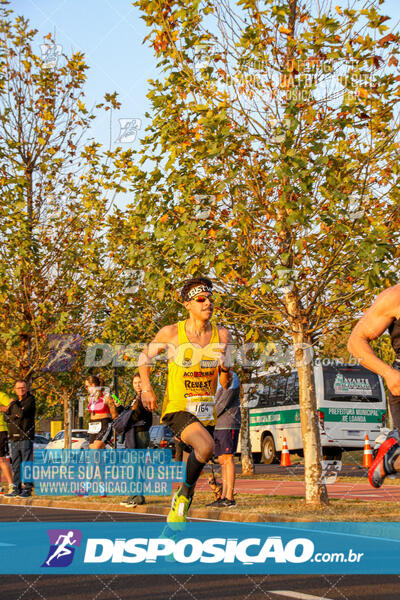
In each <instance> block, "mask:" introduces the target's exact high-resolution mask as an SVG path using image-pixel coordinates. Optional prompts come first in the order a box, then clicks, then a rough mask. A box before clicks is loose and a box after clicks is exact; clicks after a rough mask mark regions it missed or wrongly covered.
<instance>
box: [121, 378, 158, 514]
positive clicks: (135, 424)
mask: <svg viewBox="0 0 400 600" xmlns="http://www.w3.org/2000/svg"><path fill="white" fill-rule="evenodd" d="M132 385H133V389H134V391H135V392H136V396H135V397H134V399H133V401H132V404H131V406H130V408H131V409H132V417H131V427H130V428H129V429H128V431H126V433H125V448H127V449H136V448H137V449H144V448H148V447H149V444H150V434H149V430H150V427H151V425H152V422H153V414H152V412H151V411H149V410H147V409H146V408H144V406H143V402H142V383H141V381H140V375H139V373H135V374H134V376H133V379H132ZM138 504H146V500H145V497H144V496H129V497H128V498H127V499H126V500H125V501H124V502H121V505H122V506H130V507H131V508H134V507H135V506H138Z"/></svg>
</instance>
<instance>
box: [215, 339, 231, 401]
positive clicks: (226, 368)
mask: <svg viewBox="0 0 400 600" xmlns="http://www.w3.org/2000/svg"><path fill="white" fill-rule="evenodd" d="M218 334H219V340H220V342H221V346H222V351H221V356H220V359H219V382H220V384H221V385H222V387H223V388H224V389H225V390H227V389H228V388H229V387H230V385H231V383H232V379H233V374H232V336H231V333H230V331H229V330H228V329H226V328H225V327H221V328H219V330H218Z"/></svg>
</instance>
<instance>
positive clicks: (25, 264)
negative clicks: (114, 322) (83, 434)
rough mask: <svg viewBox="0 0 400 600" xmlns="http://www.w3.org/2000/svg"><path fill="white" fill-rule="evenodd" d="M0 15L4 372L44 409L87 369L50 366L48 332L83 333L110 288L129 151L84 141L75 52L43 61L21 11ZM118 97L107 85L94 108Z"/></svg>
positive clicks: (79, 63)
mask: <svg viewBox="0 0 400 600" xmlns="http://www.w3.org/2000/svg"><path fill="white" fill-rule="evenodd" d="M0 25H1V37H0V53H1V64H0V182H1V186H2V201H1V204H0V240H1V244H0V257H1V261H0V299H1V301H2V302H1V304H0V307H1V308H0V341H1V345H2V351H3V353H2V361H1V366H0V372H1V377H2V380H3V381H5V382H9V383H11V382H12V380H13V379H15V378H17V377H24V378H27V379H28V380H30V381H33V388H34V390H35V393H36V395H37V396H39V399H40V411H39V412H43V413H45V412H46V407H47V408H48V410H49V411H51V410H52V408H51V407H52V406H54V407H57V404H58V403H59V401H60V396H63V395H65V393H68V394H72V392H73V391H76V390H77V389H78V388H79V387H80V386H81V378H82V375H83V372H84V371H82V370H83V361H82V360H80V361H78V362H77V363H76V366H75V368H74V369H72V370H71V371H70V372H69V373H60V372H58V371H57V369H56V370H51V369H50V370H48V368H47V367H48V363H49V359H50V358H51V347H50V344H49V336H51V335H54V334H59V335H69V336H71V335H73V336H77V335H78V336H81V338H82V340H83V342H84V341H85V340H87V339H89V338H90V337H91V336H93V335H94V333H95V332H96V331H97V330H98V328H99V326H100V322H99V315H100V314H101V312H102V311H104V309H105V308H106V307H107V296H108V294H109V293H110V294H112V290H113V285H114V280H112V279H110V273H111V272H112V271H111V270H110V266H109V264H108V255H107V253H106V238H105V233H104V232H105V215H106V214H107V210H109V207H110V202H111V200H112V199H110V198H109V197H108V196H107V191H108V190H113V191H114V192H117V191H119V190H121V189H123V187H122V181H123V178H124V175H125V171H126V167H127V165H128V164H129V160H130V152H122V151H121V149H117V150H116V151H115V152H103V151H102V150H101V148H100V145H99V144H97V143H95V142H94V141H90V140H89V141H86V143H85V140H87V139H88V130H89V128H90V124H91V122H92V120H93V119H94V116H93V115H92V114H89V112H88V110H87V109H86V108H85V105H84V102H83V101H84V92H83V87H84V84H85V80H86V71H87V68H88V67H87V65H86V64H85V62H84V57H83V55H82V54H81V53H79V52H76V53H73V54H72V55H71V56H65V55H63V56H62V57H60V60H59V63H60V64H57V65H54V66H50V67H49V66H48V65H46V64H44V63H43V60H42V58H41V57H39V56H38V55H36V54H35V53H34V51H33V48H34V47H38V46H39V41H38V40H37V38H36V31H35V30H33V29H31V28H30V25H29V22H28V21H27V20H26V19H24V18H23V17H17V18H15V19H14V20H13V21H12V20H11V12H10V11H8V12H6V11H5V10H3V11H2V14H1V19H0ZM46 42H47V43H49V44H53V43H54V42H53V40H52V39H51V36H50V35H49V36H47V38H46ZM117 104H118V103H117V100H116V96H115V94H108V95H106V103H105V104H99V105H98V108H101V107H103V108H105V109H107V108H108V105H111V106H114V107H115V106H117ZM103 320H104V318H103ZM81 359H82V357H81Z"/></svg>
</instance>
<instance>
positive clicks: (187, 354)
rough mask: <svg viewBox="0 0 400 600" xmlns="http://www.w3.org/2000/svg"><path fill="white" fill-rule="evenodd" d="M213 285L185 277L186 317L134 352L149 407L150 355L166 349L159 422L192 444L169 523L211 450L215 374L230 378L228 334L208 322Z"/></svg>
mask: <svg viewBox="0 0 400 600" xmlns="http://www.w3.org/2000/svg"><path fill="white" fill-rule="evenodd" d="M212 287H213V285H212V282H211V281H210V279H208V278H206V277H197V278H192V279H189V280H187V281H186V282H185V283H184V285H183V288H182V291H181V296H182V300H183V304H184V306H185V308H186V309H187V310H188V312H189V318H188V319H186V320H185V321H180V322H179V323H174V325H168V326H166V327H163V328H162V329H160V331H159V332H158V333H157V335H156V336H155V338H154V340H153V341H152V342H151V343H150V344H149V345H148V346H147V348H146V349H145V350H144V351H143V352H142V354H141V356H140V357H139V372H140V378H141V381H142V399H143V404H144V405H145V406H146V408H148V409H149V410H154V409H155V408H156V407H157V399H156V396H155V394H154V391H153V388H152V387H151V382H150V367H151V364H152V359H153V358H154V357H155V356H157V355H158V354H160V353H161V352H164V351H167V353H168V361H169V362H168V383H167V389H166V393H165V398H164V402H163V406H162V412H161V422H162V423H165V424H166V425H168V427H169V428H170V429H171V430H172V432H173V433H174V435H175V436H176V437H177V438H179V439H180V440H182V442H184V443H185V444H187V445H188V446H191V448H192V451H191V453H190V454H189V458H188V461H187V465H186V479H185V481H184V483H183V485H182V486H181V487H180V489H179V490H178V491H177V492H176V494H175V495H174V497H173V500H172V507H171V510H170V512H169V515H168V517H167V521H168V522H170V523H176V522H178V523H179V522H184V521H186V514H187V511H188V510H189V507H190V504H191V502H192V498H193V494H194V488H195V485H196V482H197V480H198V478H199V477H200V474H201V472H202V470H203V467H204V465H205V464H206V462H207V461H208V460H209V459H210V458H211V457H212V455H213V452H214V440H213V437H212V433H213V429H214V426H215V424H216V422H217V417H216V412H215V408H214V395H215V392H216V389H217V384H218V376H219V380H220V383H221V385H222V387H224V388H228V387H229V385H230V383H231V379H232V372H231V357H230V346H229V345H230V344H231V343H232V338H231V335H230V333H229V331H228V330H227V329H225V328H224V327H219V326H217V325H214V324H212V323H210V319H211V317H212V314H213V310H214V298H213V295H212Z"/></svg>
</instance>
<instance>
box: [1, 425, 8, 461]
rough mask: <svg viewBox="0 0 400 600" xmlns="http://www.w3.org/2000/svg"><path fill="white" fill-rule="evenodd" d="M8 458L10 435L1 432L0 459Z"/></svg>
mask: <svg viewBox="0 0 400 600" xmlns="http://www.w3.org/2000/svg"><path fill="white" fill-rule="evenodd" d="M4 456H8V433H7V431H0V457H4Z"/></svg>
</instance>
